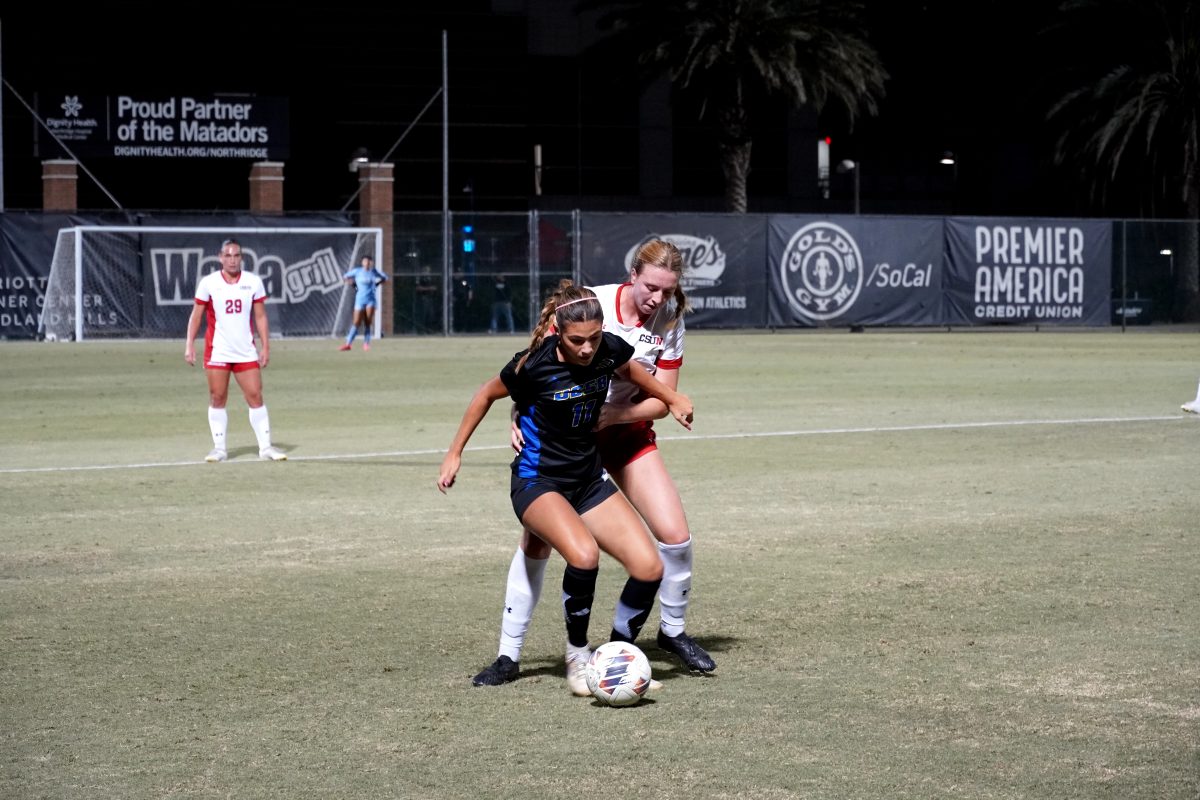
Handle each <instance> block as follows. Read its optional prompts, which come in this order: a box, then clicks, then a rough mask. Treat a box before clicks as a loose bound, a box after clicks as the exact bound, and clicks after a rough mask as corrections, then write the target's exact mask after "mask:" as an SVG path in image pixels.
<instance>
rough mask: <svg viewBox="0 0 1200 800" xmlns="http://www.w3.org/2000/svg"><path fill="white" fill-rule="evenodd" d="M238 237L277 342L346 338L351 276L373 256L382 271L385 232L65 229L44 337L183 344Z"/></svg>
mask: <svg viewBox="0 0 1200 800" xmlns="http://www.w3.org/2000/svg"><path fill="white" fill-rule="evenodd" d="M229 238H234V239H237V240H238V242H239V243H240V244H241V246H242V269H244V270H247V271H249V272H253V273H255V274H256V275H258V276H259V277H260V278H262V280H263V284H264V286H265V287H266V290H267V300H266V308H267V317H268V320H269V322H270V325H271V336H272V337H276V336H279V337H287V336H340V335H343V334H344V333H345V332H346V331H347V330H348V329H349V325H350V321H351V317H352V315H353V310H354V288H353V287H351V286H347V285H346V283H345V281H344V279H343V276H344V275H345V273H346V272H347V271H348V270H349V269H351V268H352V267H354V266H357V265H358V263H359V262H360V261H361V260H362V257H363V256H364V255H369V256H371V257H373V258H374V259H375V263H376V264H378V265H380V266H382V265H383V258H382V247H383V236H382V230H381V229H380V228H349V227H347V228H328V227H309V228H305V227H282V228H236V227H234V228H205V227H169V226H157V227H152V226H110V225H80V226H76V227H72V228H63V229H61V230H60V231H59V232H58V239H57V242H56V244H55V247H54V257H53V261H52V263H51V265H50V275H49V277H48V279H47V283H46V296H45V298H44V305H43V311H42V316H41V320H40V322H39V325H38V333H39V334H40V335H42V336H43V337H44V338H46V339H47V340H51V341H53V340H59V341H68V340H75V341H78V340H81V339H96V338H109V339H111V338H140V339H160V338H180V337H182V336H183V335H184V334H185V332H186V330H187V320H188V316H189V315H190V314H191V312H192V307H193V306H194V305H195V295H196V284H197V283H198V282H199V281H200V278H202V277H203V276H204V275H206V274H208V273H210V272H215V271H217V270H219V269H220V268H221V264H220V260H219V258H218V252H219V250H220V245H221V242H222V241H224V240H225V239H229ZM385 271H386V270H385ZM380 322H381V320H380V319H379V315H376V318H375V323H376V326H379V324H380ZM378 332H379V331H378V330H376V333H378Z"/></svg>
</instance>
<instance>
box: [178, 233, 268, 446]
mask: <svg viewBox="0 0 1200 800" xmlns="http://www.w3.org/2000/svg"><path fill="white" fill-rule="evenodd" d="M266 299H267V290H266V288H265V287H264V286H263V282H262V279H261V278H259V277H258V276H257V275H255V274H254V273H253V272H245V271H243V270H242V246H241V245H240V244H238V242H237V240H236V239H226V240H225V241H224V242H221V269H220V271H219V272H211V273H209V274H208V275H205V276H204V277H203V278H201V279H200V282H199V283H198V284H197V285H196V305H195V307H194V308H193V309H192V316H191V317H190V318H189V319H188V326H187V340H186V343H185V345H184V348H183V360H184V361H186V362H187V363H189V364H192V365H195V363H196V334H197V333H199V332H200V320H201V319H204V320H206V321H207V325H206V327H205V333H204V372H205V374H206V375H207V376H208V398H209V402H208V427H209V430H211V431H212V440H213V449H212V452H210V453H209V454H208V455H207V456H205V457H204V460H205V461H224V460H225V459H226V458H227V457H228V456H227V450H226V447H225V432H226V429H227V428H228V427H229V416H228V414H226V413H225V401H226V400H227V399H228V397H229V375H230V374H231V373H232V374H233V376H234V378H236V379H237V383H238V386H240V387H241V389H242V394H243V395H244V396H245V398H246V405H247V406H248V407H249V409H250V427H252V428H253V429H254V436H255V438H257V439H258V456H259V458H262V459H264V460H268V461H286V460H287V454H286V453H284V452H283V451H282V450H280V449H278V448H276V447H272V446H271V421H270V419H269V417H268V416H267V407H266V406H265V405H264V404H263V396H262V372H261V370H262V369H264V368H265V367H266V366H267V362H268V361H270V359H271V339H270V330H269V329H268V327H267V309H266V307H265V306H264V303H265V302H266ZM252 318H253V320H254V328H257V329H258V338H259V341H260V342H261V344H262V349H261V351H260V350H256V349H255V348H254V330H253V329H252V328H251V325H250V321H251V319H252Z"/></svg>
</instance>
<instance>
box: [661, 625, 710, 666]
mask: <svg viewBox="0 0 1200 800" xmlns="http://www.w3.org/2000/svg"><path fill="white" fill-rule="evenodd" d="M658 646H659V648H661V649H663V650H666V651H667V652H668V653H674V654H675V655H677V656H679V659H680V660H681V661H682V662H683V664H684V666H686V667H687V668H688V669H693V670H696V671H697V672H712V671H713V670H714V669H716V668H717V662H715V661H713V660H712V656H710V655H709V654H708V653H706V652H705V651H704V648H703V647H701V646H700V645H698V644H696V640H695V639H693V638H692V637H690V636H688V635H687V634H686V633H681V634H679V635H678V636H667V635H666V634H665V633H663V632H662V631H661V630H660V631H659V632H658Z"/></svg>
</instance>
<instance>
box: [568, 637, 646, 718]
mask: <svg viewBox="0 0 1200 800" xmlns="http://www.w3.org/2000/svg"><path fill="white" fill-rule="evenodd" d="M584 676H585V678H586V680H587V687H588V691H590V692H591V693H592V696H594V697H595V698H596V699H597V700H599V701H600V702H601V703H604V704H605V705H608V706H631V705H633V704H634V703H636V702H637V701H639V700H641V699H642V695H644V694H645V693H646V690H647V689H649V688H650V659H648V658H646V654H645V653H643V652H642V651H641V650H640V649H638V647H637V646H636V645H632V644H630V643H629V642H607V643H605V644H602V645H600V646H599V647H597V648H596V649H595V650H594V651H592V657H591V658H590V659H589V660H588V663H587V670H586V671H585V672H584Z"/></svg>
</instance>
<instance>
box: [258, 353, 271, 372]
mask: <svg viewBox="0 0 1200 800" xmlns="http://www.w3.org/2000/svg"><path fill="white" fill-rule="evenodd" d="M270 360H271V351H270V350H266V349H264V350H263V351H262V352H261V353H259V354H258V366H259V367H261V368H263V369H266V368H267V362H268V361H270Z"/></svg>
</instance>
